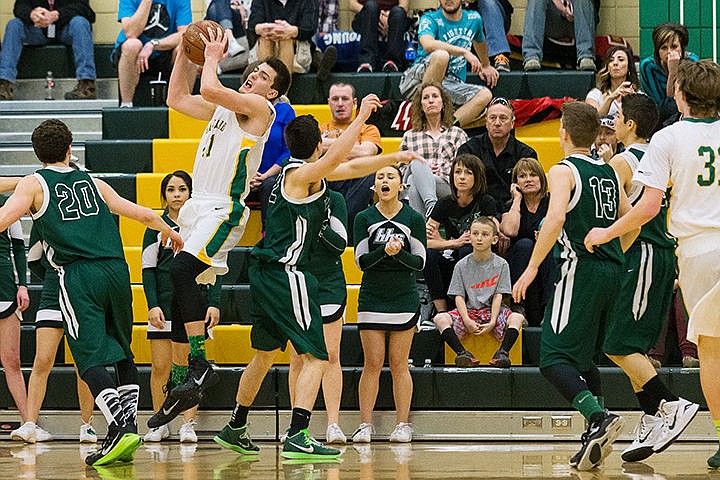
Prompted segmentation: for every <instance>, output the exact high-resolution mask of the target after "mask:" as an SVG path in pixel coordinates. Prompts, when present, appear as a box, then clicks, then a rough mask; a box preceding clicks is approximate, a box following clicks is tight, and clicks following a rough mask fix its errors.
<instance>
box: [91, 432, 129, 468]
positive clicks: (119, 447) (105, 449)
mask: <svg viewBox="0 0 720 480" xmlns="http://www.w3.org/2000/svg"><path fill="white" fill-rule="evenodd" d="M131 429H132V427H131V426H129V425H123V426H122V427H118V426H117V425H115V424H114V423H113V424H111V425H110V426H109V427H108V433H107V436H106V437H105V441H104V442H103V444H102V447H100V449H99V450H97V451H96V452H95V453H91V454H90V455H88V456H87V457H86V458H85V463H87V464H88V465H90V466H96V465H97V466H101V465H107V464H109V463H113V462H115V461H117V460H122V461H131V460H132V459H133V457H134V455H135V450H137V449H138V447H139V446H140V445H142V439H141V438H140V435H138V434H137V433H133V432H132V431H131Z"/></svg>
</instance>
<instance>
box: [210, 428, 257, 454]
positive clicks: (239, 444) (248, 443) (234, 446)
mask: <svg viewBox="0 0 720 480" xmlns="http://www.w3.org/2000/svg"><path fill="white" fill-rule="evenodd" d="M213 440H215V442H216V443H219V444H220V445H222V446H223V447H225V448H229V449H230V450H232V451H234V452H237V453H241V454H243V455H257V454H258V453H259V452H260V448H259V447H258V446H257V445H255V444H254V443H252V440H251V439H250V435H248V433H247V423H246V424H245V425H243V426H242V427H240V428H232V427H231V426H230V425H225V427H224V428H223V429H222V430H221V431H220V433H218V434H217V435H216V436H215V438H213Z"/></svg>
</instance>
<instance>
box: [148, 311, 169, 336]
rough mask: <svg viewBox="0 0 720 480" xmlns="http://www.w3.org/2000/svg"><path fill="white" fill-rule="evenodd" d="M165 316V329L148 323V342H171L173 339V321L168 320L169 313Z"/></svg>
mask: <svg viewBox="0 0 720 480" xmlns="http://www.w3.org/2000/svg"><path fill="white" fill-rule="evenodd" d="M163 314H165V322H164V323H163V328H157V327H155V326H153V325H151V324H150V322H148V324H147V339H148V340H170V339H171V338H172V320H169V319H168V316H167V312H163Z"/></svg>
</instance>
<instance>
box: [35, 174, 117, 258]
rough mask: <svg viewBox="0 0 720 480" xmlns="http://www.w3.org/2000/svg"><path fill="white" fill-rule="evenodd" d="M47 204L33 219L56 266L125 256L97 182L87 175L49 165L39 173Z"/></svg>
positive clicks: (48, 255) (47, 252) (113, 220)
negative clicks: (77, 261) (84, 260)
mask: <svg viewBox="0 0 720 480" xmlns="http://www.w3.org/2000/svg"><path fill="white" fill-rule="evenodd" d="M34 175H35V178H37V179H38V181H39V182H40V185H41V186H42V189H43V204H42V207H41V208H40V210H39V211H38V212H36V213H35V214H33V216H32V218H33V221H34V224H35V228H36V229H37V230H38V233H39V234H40V238H42V239H43V241H44V242H45V244H46V245H45V249H46V254H47V258H48V260H49V261H50V263H51V264H52V265H53V266H58V265H67V264H68V263H71V262H74V261H75V260H82V259H89V260H96V259H100V258H118V259H121V260H123V261H124V260H125V256H124V255H123V247H122V241H121V240H120V232H119V231H118V227H117V224H116V223H115V219H114V218H113V215H112V213H111V212H110V209H109V208H108V206H107V205H106V204H105V200H103V198H102V196H100V191H99V190H98V189H97V187H96V186H95V183H94V182H93V179H92V178H91V177H90V175H88V174H87V173H86V172H81V171H78V170H74V169H72V168H70V167H64V166H62V167H61V166H49V167H45V168H42V169H40V170H38V171H37V172H35V174H34Z"/></svg>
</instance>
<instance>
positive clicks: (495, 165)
mask: <svg viewBox="0 0 720 480" xmlns="http://www.w3.org/2000/svg"><path fill="white" fill-rule="evenodd" d="M457 153H458V154H460V153H472V154H473V155H475V156H478V157H480V159H481V160H482V161H483V163H484V164H485V176H486V177H487V193H488V194H489V195H492V197H493V198H494V199H495V200H496V201H497V203H498V205H503V206H504V205H505V204H506V203H507V202H508V200H510V198H511V197H510V184H511V183H512V170H513V167H515V164H516V163H517V161H518V160H520V159H521V158H524V157H532V158H535V159H537V153H536V152H535V150H534V149H533V148H532V147H531V146H530V145H526V144H524V143H523V142H521V141H519V140H518V139H517V138H515V135H513V134H510V138H509V139H508V143H507V145H506V146H505V150H503V151H502V152H500V155H499V156H497V157H496V156H495V149H494V148H493V146H492V143H491V142H490V137H488V134H487V133H483V134H482V135H478V136H475V137H472V138H471V139H470V140H468V141H467V143H466V144H465V145H462V146H461V147H460V148H459V149H458V151H457Z"/></svg>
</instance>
